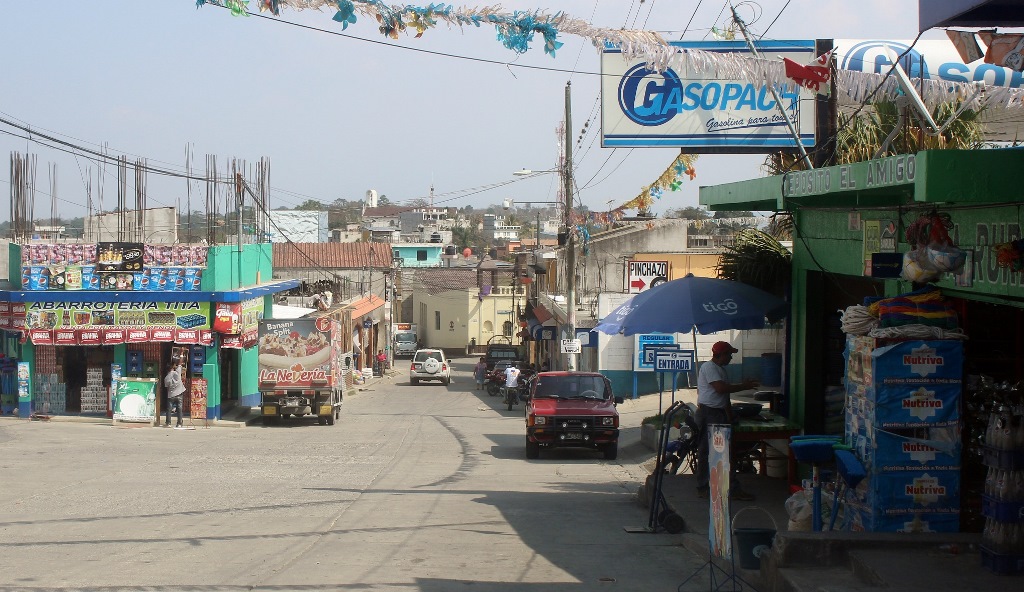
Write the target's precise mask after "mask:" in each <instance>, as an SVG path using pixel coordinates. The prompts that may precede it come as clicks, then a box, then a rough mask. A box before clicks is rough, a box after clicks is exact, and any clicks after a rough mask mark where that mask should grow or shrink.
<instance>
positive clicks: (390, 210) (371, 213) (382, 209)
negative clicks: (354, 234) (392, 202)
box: [363, 206, 414, 218]
mask: <svg viewBox="0 0 1024 592" xmlns="http://www.w3.org/2000/svg"><path fill="white" fill-rule="evenodd" d="M413 209H414V208H410V207H409V206H377V207H375V208H365V209H364V210H363V218H392V217H394V216H397V215H399V214H401V213H402V212H411V211H412V210H413Z"/></svg>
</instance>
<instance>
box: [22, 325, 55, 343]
mask: <svg viewBox="0 0 1024 592" xmlns="http://www.w3.org/2000/svg"><path fill="white" fill-rule="evenodd" d="M28 337H29V339H31V340H32V343H34V344H35V345H53V331H50V330H49V329H32V330H31V331H29V332H28Z"/></svg>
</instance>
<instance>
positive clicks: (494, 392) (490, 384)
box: [484, 370, 505, 397]
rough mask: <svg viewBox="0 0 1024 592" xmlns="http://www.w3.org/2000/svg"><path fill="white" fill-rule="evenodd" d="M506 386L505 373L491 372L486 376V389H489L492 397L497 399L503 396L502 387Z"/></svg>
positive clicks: (488, 391) (488, 392)
mask: <svg viewBox="0 0 1024 592" xmlns="http://www.w3.org/2000/svg"><path fill="white" fill-rule="evenodd" d="M504 386H505V372H504V371H501V372H499V371H497V370H491V371H490V372H488V373H487V374H486V375H485V378H484V387H485V388H486V389H487V394H488V395H490V396H492V397H497V396H498V395H500V394H501V389H502V387H504Z"/></svg>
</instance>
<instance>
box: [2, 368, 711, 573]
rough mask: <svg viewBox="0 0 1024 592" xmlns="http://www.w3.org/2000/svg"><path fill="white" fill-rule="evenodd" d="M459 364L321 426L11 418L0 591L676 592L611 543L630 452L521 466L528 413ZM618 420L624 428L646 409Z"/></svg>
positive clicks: (672, 546) (647, 542) (628, 506)
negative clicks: (192, 426)
mask: <svg viewBox="0 0 1024 592" xmlns="http://www.w3.org/2000/svg"><path fill="white" fill-rule="evenodd" d="M471 363H472V361H471V360H470V359H468V358H465V359H460V360H457V365H456V368H457V372H455V374H454V375H453V383H452V385H451V386H450V387H448V388H446V387H443V386H441V385H439V384H436V383H429V384H422V385H420V386H416V387H413V386H410V385H409V384H408V380H407V377H406V376H405V368H406V362H405V361H404V360H403V361H399V363H398V368H399V372H398V374H397V376H396V377H395V378H394V379H385V380H384V381H382V382H379V383H377V384H376V385H374V386H372V387H371V388H370V389H368V390H365V391H361V392H360V393H359V394H357V395H355V396H352V397H349V398H348V399H346V401H345V404H344V406H343V409H342V416H341V420H340V421H339V423H338V424H337V425H335V426H333V427H327V426H318V425H316V421H315V419H312V418H311V419H309V420H308V421H305V422H301V423H300V422H295V421H292V422H284V423H283V424H282V425H280V426H275V427H267V428H265V427H261V426H259V425H251V426H249V427H246V428H244V429H226V428H215V429H207V430H204V429H199V430H196V431H175V430H168V429H163V428H149V427H145V428H115V427H111V426H109V425H98V424H82V423H68V422H49V423H41V422H27V421H13V420H4V421H2V422H0V553H2V556H3V565H4V568H3V569H0V588H2V589H5V590H7V589H18V590H54V589H74V588H88V589H105V590H113V589H145V590H236V589H247V590H248V589H259V590H296V589H304V588H314V587H315V588H318V589H338V590H426V591H448V590H456V589H466V590H496V591H497V590H538V591H540V590H543V591H550V590H556V591H557V590H594V589H618V590H675V589H676V586H677V585H678V584H679V582H680V581H682V580H683V579H684V578H685V577H686V576H687V575H689V574H690V573H691V572H692V571H693V569H694V568H696V567H697V566H698V565H700V564H701V563H702V558H698V557H697V556H695V555H693V554H692V553H690V552H689V551H688V550H686V549H684V548H683V547H682V546H681V544H680V539H679V538H678V537H676V536H674V535H668V534H664V533H662V534H657V535H651V534H629V533H626V532H625V531H624V530H623V526H641V525H643V524H645V523H646V520H647V514H646V511H644V510H643V509H642V508H640V507H639V506H638V505H637V504H636V502H635V500H634V497H635V496H634V493H635V491H636V488H637V485H638V484H639V482H640V481H642V479H643V476H644V475H643V474H644V472H643V470H642V469H641V468H640V467H638V466H637V464H636V463H637V461H638V459H639V458H642V456H640V455H637V453H636V449H637V446H636V445H632V452H631V448H630V447H626V448H624V449H623V451H622V453H621V454H620V457H619V460H618V461H614V462H607V461H604V460H602V459H601V456H600V454H598V453H590V452H587V451H554V452H545V453H544V454H543V456H542V457H541V459H540V460H539V461H526V460H525V456H524V450H523V441H524V436H523V434H524V425H523V410H522V406H520V407H518V408H517V409H516V410H514V411H511V412H509V411H506V410H505V409H504V407H500V406H499V405H498V399H497V398H492V397H488V396H487V395H486V393H484V392H483V391H479V392H476V391H473V390H472V382H471V378H470V376H469V372H468V369H469V367H470V365H471ZM622 407H623V410H624V411H626V412H627V414H626V418H625V419H624V424H625V425H626V426H630V427H631V430H632V433H633V434H635V432H636V430H635V428H636V426H638V425H639V422H640V419H641V417H642V415H643V414H650V413H654V412H656V411H657V402H656V401H654V410H653V411H651V410H648V409H641V408H639V407H636V404H635V403H634V402H631V401H628V402H627V403H626V404H625V405H623V406H622ZM630 409H632V412H629V411H630ZM632 439H633V441H635V440H636V436H635V435H634V436H633V437H632Z"/></svg>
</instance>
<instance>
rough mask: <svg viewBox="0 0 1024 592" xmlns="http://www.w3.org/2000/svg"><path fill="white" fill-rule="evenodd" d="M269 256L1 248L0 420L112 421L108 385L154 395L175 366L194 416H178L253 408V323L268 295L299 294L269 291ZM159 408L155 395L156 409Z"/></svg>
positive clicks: (289, 283)
mask: <svg viewBox="0 0 1024 592" xmlns="http://www.w3.org/2000/svg"><path fill="white" fill-rule="evenodd" d="M271 248H272V246H271V244H270V243H263V244H248V245H242V248H241V249H239V247H238V246H235V245H218V246H212V247H207V246H203V245H194V246H190V245H142V244H141V243H99V244H98V245H82V244H77V243H75V244H70V243H69V244H61V245H47V244H36V243H32V244H25V245H22V244H11V245H10V251H9V254H8V259H9V264H10V270H11V274H10V275H11V279H10V283H8V284H6V285H0V375H3V379H4V380H3V381H2V384H3V393H2V394H3V399H2V401H0V405H2V407H0V411H2V412H3V413H5V414H11V413H15V412H16V413H18V414H19V415H21V416H22V417H28V416H29V415H32V414H36V415H64V414H69V415H75V414H82V415H98V416H103V415H108V416H109V415H113V416H114V418H115V419H116V418H117V413H116V411H113V410H112V403H111V401H112V394H111V392H110V391H111V384H112V378H113V376H114V374H116V373H120V375H121V376H124V377H130V378H136V379H143V380H152V381H155V382H156V383H157V384H159V382H160V378H161V377H162V376H163V374H164V373H165V371H166V369H167V367H168V365H169V363H170V361H171V359H172V358H173V357H181V356H187V360H186V374H187V379H188V384H190V386H191V387H192V390H190V391H189V392H188V393H187V394H186V401H189V402H191V401H190V400H191V399H192V398H193V395H195V396H194V399H195V403H196V405H198V407H197V406H196V405H193V406H189V405H188V403H186V410H187V411H186V415H188V414H189V413H188V412H189V411H192V414H193V416H205V417H206V418H209V419H218V418H220V417H221V415H222V413H223V411H224V410H225V409H226V408H227V407H229V406H231V405H235V404H237V405H243V406H254V405H258V404H259V391H258V389H257V384H256V377H257V372H256V366H257V353H256V347H255V345H256V334H257V333H256V330H257V322H258V320H259V319H260V318H263V317H264V316H267V317H269V316H270V311H271V306H272V296H273V294H275V293H277V292H281V291H284V290H287V289H290V288H292V287H295V286H296V285H297V284H298V281H297V280H286V281H272V280H271V278H272V277H273V274H272V271H273V270H272V263H273V257H272V253H271ZM111 250H116V251H118V252H117V253H116V255H111V252H110V251H111ZM129 253H132V255H129ZM143 253H145V254H144V255H143ZM136 256H137V257H138V260H137V261H136V260H133V259H132V261H133V262H129V261H130V259H131V258H134V257H136ZM220 317H226V321H227V322H221V321H222V320H223V319H220ZM161 398H162V388H160V387H159V386H158V387H157V401H156V408H157V410H159V409H161V408H162V407H161ZM145 413H146V414H149V415H152V414H153V409H152V407H151V406H149V407H147V408H146V411H145ZM139 417H142V415H140V416H139Z"/></svg>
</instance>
